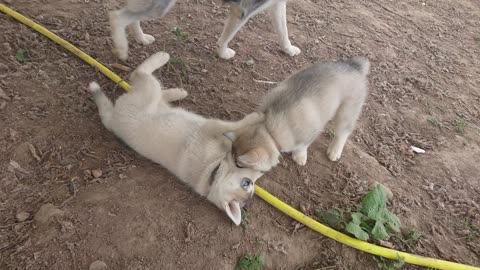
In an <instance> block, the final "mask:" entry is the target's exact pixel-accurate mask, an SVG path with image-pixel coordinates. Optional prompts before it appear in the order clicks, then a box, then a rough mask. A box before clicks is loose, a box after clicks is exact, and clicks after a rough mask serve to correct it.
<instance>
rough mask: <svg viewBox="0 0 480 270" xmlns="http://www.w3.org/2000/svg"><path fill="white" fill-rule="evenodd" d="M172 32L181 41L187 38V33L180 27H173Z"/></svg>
mask: <svg viewBox="0 0 480 270" xmlns="http://www.w3.org/2000/svg"><path fill="white" fill-rule="evenodd" d="M172 32H173V33H174V34H175V35H176V36H177V37H179V38H180V40H181V41H185V40H187V39H188V33H187V32H184V31H183V30H182V29H181V28H180V27H174V28H173V30H172Z"/></svg>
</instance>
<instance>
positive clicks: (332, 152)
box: [327, 144, 343, 161]
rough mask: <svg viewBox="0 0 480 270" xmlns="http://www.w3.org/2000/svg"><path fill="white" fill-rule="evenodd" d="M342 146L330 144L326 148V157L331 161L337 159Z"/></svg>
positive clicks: (340, 153)
mask: <svg viewBox="0 0 480 270" xmlns="http://www.w3.org/2000/svg"><path fill="white" fill-rule="evenodd" d="M342 152H343V147H342V146H339V145H338V144H330V145H329V146H328V149H327V156H328V159H330V160H331V161H337V160H339V159H340V157H341V156H342Z"/></svg>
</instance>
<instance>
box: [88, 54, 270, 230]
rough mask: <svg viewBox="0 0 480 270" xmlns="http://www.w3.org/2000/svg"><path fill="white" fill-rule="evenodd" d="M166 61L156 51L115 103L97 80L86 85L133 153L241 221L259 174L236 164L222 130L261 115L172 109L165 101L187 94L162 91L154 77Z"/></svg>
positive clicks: (110, 126) (176, 90)
mask: <svg viewBox="0 0 480 270" xmlns="http://www.w3.org/2000/svg"><path fill="white" fill-rule="evenodd" d="M168 59H169V55H168V54H167V53H164V52H160V53H157V54H154V55H153V56H151V57H150V58H148V59H147V60H146V61H145V62H144V63H142V64H141V65H140V66H139V67H138V68H137V69H136V70H135V71H134V72H133V74H132V78H131V80H132V87H131V90H130V91H129V92H128V93H126V94H124V95H122V96H121V97H119V98H118V100H117V101H116V103H115V105H113V104H112V102H111V101H110V100H109V99H108V98H107V97H106V96H105V94H104V93H103V92H102V91H101V90H100V87H99V86H98V84H97V83H95V82H92V83H90V92H91V93H92V94H93V98H94V100H95V103H96V104H97V107H98V110H99V113H100V118H101V120H102V123H103V124H104V126H105V127H106V128H107V129H108V130H110V131H112V132H113V133H115V135H116V136H118V137H119V138H120V139H121V140H123V141H124V142H125V143H126V144H127V145H129V146H130V147H131V148H133V149H134V150H135V151H137V152H138V153H140V154H141V155H143V156H145V157H146V158H149V159H150V160H152V161H154V162H156V163H159V164H161V165H162V166H164V167H165V168H167V169H168V170H170V171H171V172H172V173H174V174H175V175H176V176H177V177H178V178H180V179H181V180H182V181H183V182H185V183H186V184H188V185H189V186H191V187H192V188H193V189H194V190H195V191H196V192H198V193H199V194H200V195H202V196H206V197H207V199H208V200H209V201H211V202H212V203H214V204H215V205H216V206H218V207H219V208H220V209H222V210H224V211H225V212H226V213H227V215H228V216H229V217H230V218H231V219H232V220H233V222H234V223H235V224H236V225H239V224H240V222H241V210H240V207H241V205H243V204H244V203H245V201H246V200H247V199H249V198H250V197H251V196H252V195H253V192H254V182H255V181H256V180H257V179H258V178H259V177H260V176H261V173H260V172H258V171H255V170H253V169H247V168H237V167H236V165H235V160H234V159H233V156H232V154H231V148H232V145H231V142H230V141H229V140H228V139H227V138H225V137H224V136H223V133H225V132H229V131H233V130H236V129H238V128H241V127H244V126H247V125H252V124H255V123H256V122H258V121H261V119H262V115H261V114H258V113H252V114H250V115H248V116H246V117H245V118H244V119H243V120H241V121H238V122H226V121H221V120H214V119H206V118H204V117H202V116H200V115H197V114H194V113H191V112H188V111H185V110H183V109H181V108H172V107H171V106H170V105H169V102H172V101H176V100H180V99H183V98H185V97H186V96H187V92H186V91H185V90H183V89H179V88H172V89H165V90H162V87H161V84H160V82H159V81H158V80H157V79H156V78H155V77H154V76H153V75H152V72H153V71H155V70H156V69H158V68H160V67H161V66H163V65H164V64H165V63H167V61H168Z"/></svg>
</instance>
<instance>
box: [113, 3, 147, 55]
mask: <svg viewBox="0 0 480 270" xmlns="http://www.w3.org/2000/svg"><path fill="white" fill-rule="evenodd" d="M109 18H110V28H111V31H112V41H113V53H114V54H115V55H116V56H117V57H118V58H120V59H122V60H126V59H127V58H128V39H127V32H126V31H125V28H126V27H127V26H128V25H130V24H131V23H133V22H135V21H138V20H139V19H140V18H136V17H135V16H134V15H133V14H132V13H131V12H129V11H128V10H127V9H126V8H122V9H120V10H116V11H112V12H110V13H109Z"/></svg>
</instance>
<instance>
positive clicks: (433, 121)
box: [428, 118, 442, 127]
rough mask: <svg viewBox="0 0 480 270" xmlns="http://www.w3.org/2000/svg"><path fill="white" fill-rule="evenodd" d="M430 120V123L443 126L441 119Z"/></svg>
mask: <svg viewBox="0 0 480 270" xmlns="http://www.w3.org/2000/svg"><path fill="white" fill-rule="evenodd" d="M428 122H430V124H432V125H434V126H436V127H441V126H442V122H440V120H438V119H437V118H428Z"/></svg>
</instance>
